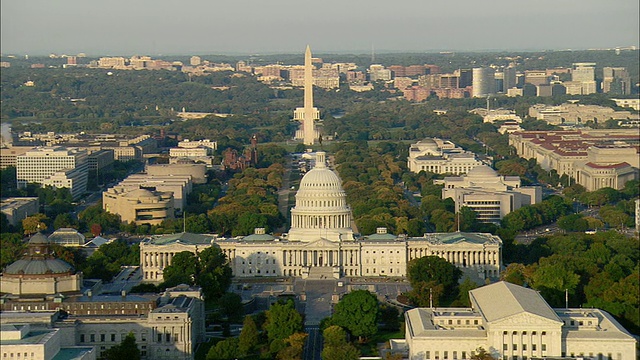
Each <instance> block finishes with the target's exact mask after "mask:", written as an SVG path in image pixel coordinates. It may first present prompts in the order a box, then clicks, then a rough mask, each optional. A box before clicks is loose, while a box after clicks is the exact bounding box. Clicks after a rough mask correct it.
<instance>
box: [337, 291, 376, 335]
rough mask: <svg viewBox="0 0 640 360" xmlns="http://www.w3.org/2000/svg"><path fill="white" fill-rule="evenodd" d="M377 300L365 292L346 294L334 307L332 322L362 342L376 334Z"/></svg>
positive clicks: (374, 296)
mask: <svg viewBox="0 0 640 360" xmlns="http://www.w3.org/2000/svg"><path fill="white" fill-rule="evenodd" d="M378 314H379V309H378V299H377V298H376V295H375V294H372V293H371V292H369V291H367V290H355V291H352V292H350V293H348V294H346V295H345V296H344V297H343V298H342V299H340V302H338V303H337V304H336V306H335V311H334V313H333V316H332V322H333V323H334V324H336V325H339V326H340V327H342V328H344V329H347V330H348V331H349V332H350V333H351V334H352V335H353V336H357V337H358V338H360V340H364V339H366V338H368V337H369V336H372V335H374V334H376V333H377V332H378Z"/></svg>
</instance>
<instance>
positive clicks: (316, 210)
mask: <svg viewBox="0 0 640 360" xmlns="http://www.w3.org/2000/svg"><path fill="white" fill-rule="evenodd" d="M346 198H347V195H346V194H345V192H344V190H343V189H342V181H341V180H340V177H338V175H337V174H336V173H335V172H333V171H332V170H331V169H329V168H328V167H327V164H326V162H325V153H324V152H318V153H316V164H315V166H314V168H313V169H312V170H311V171H309V172H308V173H307V174H306V175H305V176H304V177H303V178H302V180H301V181H300V189H299V190H298V192H297V193H296V206H295V207H294V208H293V209H291V229H290V231H289V238H290V239H292V240H294V241H313V240H316V239H318V238H321V237H322V238H326V239H328V240H330V241H342V240H349V239H352V238H353V230H351V210H350V209H349V206H348V205H347V199H346Z"/></svg>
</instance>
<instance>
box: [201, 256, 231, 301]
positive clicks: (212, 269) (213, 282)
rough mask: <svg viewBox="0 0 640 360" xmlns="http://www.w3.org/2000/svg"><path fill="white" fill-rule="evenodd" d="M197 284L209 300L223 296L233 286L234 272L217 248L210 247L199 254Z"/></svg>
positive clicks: (225, 257)
mask: <svg viewBox="0 0 640 360" xmlns="http://www.w3.org/2000/svg"><path fill="white" fill-rule="evenodd" d="M198 259H199V262H198V268H197V270H198V271H197V278H196V284H198V285H200V286H201V287H202V292H203V293H204V296H205V298H207V299H216V298H219V297H220V296H222V294H224V293H225V292H226V291H227V289H228V288H229V285H231V276H232V271H231V267H230V266H229V263H228V262H227V256H226V255H225V254H224V253H223V252H222V250H220V248H218V247H216V246H211V247H208V248H206V249H204V250H202V252H200V254H198Z"/></svg>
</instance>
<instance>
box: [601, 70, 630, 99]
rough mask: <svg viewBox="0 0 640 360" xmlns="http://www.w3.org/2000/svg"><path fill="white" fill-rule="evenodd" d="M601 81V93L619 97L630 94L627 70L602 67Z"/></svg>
mask: <svg viewBox="0 0 640 360" xmlns="http://www.w3.org/2000/svg"><path fill="white" fill-rule="evenodd" d="M602 73H603V75H604V77H603V80H602V92H604V93H611V94H620V95H629V94H631V77H630V76H629V72H628V71H627V68H624V67H604V68H603V69H602Z"/></svg>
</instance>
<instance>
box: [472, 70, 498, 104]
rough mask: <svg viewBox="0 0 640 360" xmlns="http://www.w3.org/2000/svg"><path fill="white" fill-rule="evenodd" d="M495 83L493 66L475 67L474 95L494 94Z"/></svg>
mask: <svg viewBox="0 0 640 360" xmlns="http://www.w3.org/2000/svg"><path fill="white" fill-rule="evenodd" d="M495 83H496V82H495V71H494V70H493V69H492V68H473V90H472V96H473V97H483V96H487V95H490V94H494V93H495V92H496V90H495Z"/></svg>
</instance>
